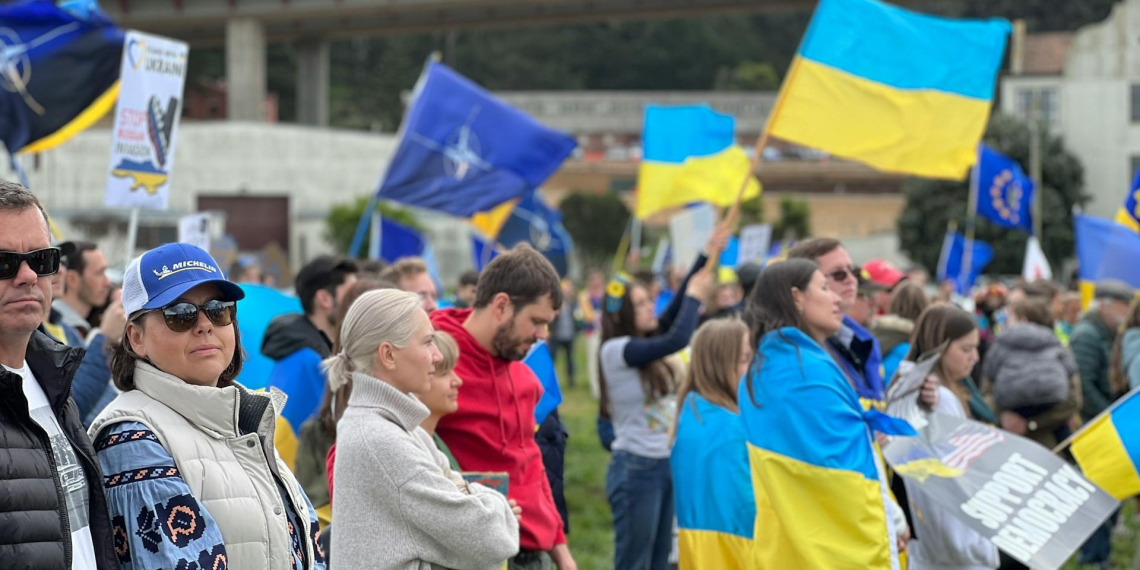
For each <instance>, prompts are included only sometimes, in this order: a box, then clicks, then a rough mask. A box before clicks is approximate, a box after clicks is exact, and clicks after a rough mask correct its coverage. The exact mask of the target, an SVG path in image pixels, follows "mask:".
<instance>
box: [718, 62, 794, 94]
mask: <svg viewBox="0 0 1140 570" xmlns="http://www.w3.org/2000/svg"><path fill="white" fill-rule="evenodd" d="M714 88H715V89H717V90H718V91H775V90H776V89H779V88H780V74H779V72H777V71H776V66H774V65H772V64H771V63H760V62H756V61H744V62H741V63H739V64H737V65H736V67H733V68H728V67H724V68H721V70H720V72H719V73H717V77H716V84H715V85H714Z"/></svg>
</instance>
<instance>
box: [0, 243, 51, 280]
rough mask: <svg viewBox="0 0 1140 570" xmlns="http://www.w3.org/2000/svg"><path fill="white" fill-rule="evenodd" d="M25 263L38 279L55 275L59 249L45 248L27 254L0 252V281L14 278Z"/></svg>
mask: <svg viewBox="0 0 1140 570" xmlns="http://www.w3.org/2000/svg"><path fill="white" fill-rule="evenodd" d="M25 261H26V262H28V267H31V268H32V271H35V272H36V275H39V276H40V277H47V276H48V275H55V273H56V272H57V271H59V248H58V247H45V248H43V249H37V250H35V251H29V252H27V253H17V252H14V251H0V281H3V280H5V279H13V278H15V277H16V274H17V273H19V272H20V265H21V264H23V263H24V262H25Z"/></svg>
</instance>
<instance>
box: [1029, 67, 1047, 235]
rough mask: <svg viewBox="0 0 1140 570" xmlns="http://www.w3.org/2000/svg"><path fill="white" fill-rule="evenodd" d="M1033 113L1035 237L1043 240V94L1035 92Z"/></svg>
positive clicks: (1031, 147)
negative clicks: (1041, 115)
mask: <svg viewBox="0 0 1140 570" xmlns="http://www.w3.org/2000/svg"><path fill="white" fill-rule="evenodd" d="M1030 108H1031V109H1032V112H1031V113H1030V116H1029V178H1030V179H1032V180H1033V204H1032V206H1031V208H1032V211H1033V235H1034V237H1036V238H1037V240H1038V241H1040V240H1041V237H1042V236H1041V194H1042V193H1043V190H1044V189H1043V188H1042V187H1041V128H1040V127H1041V126H1040V124H1039V123H1038V121H1037V119H1038V113H1040V111H1041V92H1040V91H1038V90H1034V91H1033V99H1032V103H1031V104H1030Z"/></svg>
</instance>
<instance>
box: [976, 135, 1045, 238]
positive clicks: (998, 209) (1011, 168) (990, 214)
mask: <svg viewBox="0 0 1140 570" xmlns="http://www.w3.org/2000/svg"><path fill="white" fill-rule="evenodd" d="M977 168H978V172H977V178H976V180H977V185H978V187H977V188H976V189H975V191H976V192H977V193H978V215H979V216H982V217H984V218H986V219H988V220H989V221H991V222H993V223H995V224H997V225H999V226H1002V227H1005V228H1016V229H1022V230H1025V231H1027V232H1032V231H1033V217H1032V211H1031V205H1032V204H1033V190H1034V188H1033V180H1031V179H1030V178H1029V177H1028V176H1026V175H1025V172H1024V171H1022V170H1021V166H1020V165H1019V164H1017V161H1015V160H1013V159H1011V158H1009V157H1006V156H1003V155H1002V154H1001V153H999V152H997V151H996V150H994V149H992V148H990V147H988V146H986V145H981V146H980V147H979V148H978V166H977Z"/></svg>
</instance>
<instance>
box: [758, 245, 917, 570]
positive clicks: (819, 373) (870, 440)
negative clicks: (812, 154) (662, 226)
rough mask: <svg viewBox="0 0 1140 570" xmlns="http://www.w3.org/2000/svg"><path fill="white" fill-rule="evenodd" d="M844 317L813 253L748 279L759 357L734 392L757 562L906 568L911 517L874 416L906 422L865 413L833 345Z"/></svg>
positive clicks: (883, 424) (887, 426)
mask: <svg viewBox="0 0 1140 570" xmlns="http://www.w3.org/2000/svg"><path fill="white" fill-rule="evenodd" d="M842 317H843V315H842V313H841V312H840V311H839V298H838V296H836V295H835V293H833V292H831V291H830V290H829V289H828V287H827V279H826V278H825V277H824V276H823V274H822V273H820V272H819V268H818V266H817V265H816V264H815V263H814V262H812V261H809V260H804V259H794V260H789V261H783V262H778V263H775V264H772V265H771V266H769V267H768V268H767V269H765V270H764V272H763V273H761V275H760V278H759V280H758V281H757V283H756V286H755V288H754V289H753V294H752V298H751V299H750V301H749V306H748V308H747V309H746V312H745V320H746V321H747V322H748V323H749V324H750V326H751V328H752V334H753V341H754V342H758V343H759V347H758V350H757V352H758V357H757V359H756V362H755V363H754V364H753V365H752V369H751V370H750V371H749V373H748V375H747V377H746V379H745V381H744V382H741V385H740V393H739V398H738V400H739V405H740V417H741V421H742V423H743V425H744V431H745V435H746V437H747V440H748V455H749V461H750V464H751V468H752V486H753V490H754V491H755V495H756V524H755V529H754V536H755V539H754V541H753V548H752V566H753V567H754V568H828V569H844V568H851V569H855V568H858V569H864V568H892V569H897V568H898V567H899V561H898V546H899V544H898V543H904V541H905V539H898V540H897V541H896V537H899V536H905V534H904V532H903V531H901V530H900V529H901V528H903V527H905V521H902V520H901V519H902V517H900V516H899V515H900V514H901V511H899V509H898V507H897V506H896V505H894V503H893V501H892V500H891V499H890V497H889V495H888V491H887V487H886V485H885V484H884V476H883V467H882V465H881V463H880V462H879V459H878V458H877V457H876V453H875V448H874V442H875V440H874V435H873V433H872V428H871V424H873V425H874V427H875V429H877V430H878V431H884V432H888V433H889V432H892V431H895V430H898V431H899V432H900V433H901V431H903V430H902V429H900V426H898V425H897V423H895V422H892V421H891V420H890V419H889V418H887V417H886V416H883V415H882V414H880V413H878V412H874V411H871V412H864V410H863V407H862V406H861V405H860V404H859V398H858V396H856V394H855V390H854V389H853V387H852V386H851V385H850V383H849V381H848V380H847V377H846V376H845V375H844V374H843V372H842V371H841V370H840V369H839V366H838V365H836V363H835V361H834V356H833V355H832V354H830V353H829V352H828V349H827V348H826V347H827V343H826V342H825V340H826V339H827V338H828V337H829V336H831V335H833V334H835V333H836V332H837V331H838V330H839V328H840V322H841V319H842ZM912 433H913V431H912ZM888 513H889V514H888Z"/></svg>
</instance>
